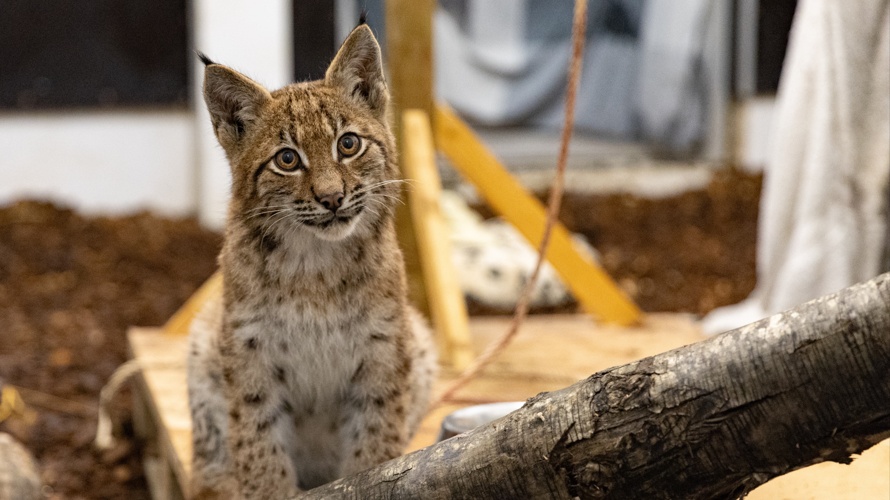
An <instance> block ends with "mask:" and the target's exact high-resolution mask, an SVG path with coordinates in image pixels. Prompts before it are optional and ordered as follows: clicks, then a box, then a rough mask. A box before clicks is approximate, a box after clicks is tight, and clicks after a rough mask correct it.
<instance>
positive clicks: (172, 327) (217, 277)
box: [163, 271, 223, 335]
mask: <svg viewBox="0 0 890 500" xmlns="http://www.w3.org/2000/svg"><path fill="white" fill-rule="evenodd" d="M222 284H223V280H222V273H221V272H219V271H216V272H215V273H213V275H212V276H210V278H208V279H207V281H205V282H204V284H203V285H201V287H200V288H198V290H196V291H195V293H193V294H192V296H191V297H189V298H188V300H186V301H185V304H183V305H182V307H180V308H179V310H178V311H176V312H175V313H173V316H171V317H170V319H169V320H167V322H166V323H165V324H164V327H163V330H164V333H166V334H169V335H187V334H188V332H189V327H190V326H191V324H192V320H193V319H195V315H197V314H198V312H199V311H200V310H201V308H203V307H204V304H206V303H207V302H209V301H210V300H211V299H213V298H215V297H218V296H220V295H222Z"/></svg>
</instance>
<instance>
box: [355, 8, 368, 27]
mask: <svg viewBox="0 0 890 500" xmlns="http://www.w3.org/2000/svg"><path fill="white" fill-rule="evenodd" d="M363 24H368V11H367V10H365V9H362V14H361V15H360V16H359V18H358V25H356V28H358V27H359V26H361V25H363Z"/></svg>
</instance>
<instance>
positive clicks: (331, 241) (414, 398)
mask: <svg viewBox="0 0 890 500" xmlns="http://www.w3.org/2000/svg"><path fill="white" fill-rule="evenodd" d="M204 59H206V61H205V62H206V63H207V64H208V65H207V67H206V68H205V77H204V96H205V101H206V102H207V107H208V109H209V111H210V116H211V122H212V125H213V128H214V132H215V134H216V136H217V139H218V140H219V143H220V145H221V146H222V147H223V149H224V151H225V153H226V156H227V157H228V159H229V163H230V166H231V171H232V196H231V201H230V206H229V213H228V221H227V225H226V232H225V242H224V246H223V250H222V253H221V255H220V266H221V269H222V273H223V295H222V297H221V299H220V300H218V301H215V302H211V303H210V304H208V305H207V306H206V307H205V309H204V310H203V311H202V312H201V314H200V315H199V317H198V318H197V319H196V321H195V322H194V325H193V328H192V332H191V338H190V355H189V402H190V407H191V413H192V419H193V445H194V456H193V463H192V476H193V481H192V491H193V495H194V497H196V498H214V497H218V498H237V497H238V496H239V495H240V497H242V498H247V499H252V498H279V497H283V496H284V495H286V494H290V493H293V492H294V491H296V490H298V489H307V488H312V487H314V486H317V485H320V484H323V483H325V482H328V481H331V480H333V479H335V478H338V477H341V476H343V475H347V474H351V473H354V472H357V471H359V470H362V469H365V468H367V467H370V466H372V465H375V464H378V463H380V462H383V461H385V460H388V459H391V458H394V457H396V456H398V455H399V454H401V453H402V450H403V449H404V447H405V446H406V444H407V443H408V440H409V439H410V437H411V436H412V434H413V433H414V431H415V429H416V428H417V425H418V423H419V421H420V419H421V417H422V415H423V413H424V411H425V408H426V405H427V401H428V397H429V391H430V386H431V384H432V380H433V377H434V369H435V366H436V363H435V354H434V351H433V346H432V342H431V341H430V336H429V332H428V330H427V329H426V327H425V326H424V325H423V322H422V321H421V319H420V317H419V316H418V315H417V314H416V313H415V312H414V311H413V310H412V309H411V308H410V306H409V305H408V303H407V300H406V284H405V275H404V264H403V260H402V255H401V252H400V250H399V247H398V245H397V241H396V236H395V229H394V222H393V214H394V203H395V202H396V201H397V200H398V197H399V192H400V189H399V181H398V180H397V179H398V168H397V165H396V151H395V142H394V140H393V136H392V134H391V132H390V130H389V127H388V116H387V104H388V99H389V96H388V92H387V88H386V83H385V80H384V76H383V69H382V65H381V60H380V49H379V47H378V45H377V41H376V40H375V39H374V36H373V34H372V33H371V30H370V29H369V28H368V27H367V26H366V25H360V26H358V27H357V28H356V29H355V30H354V31H353V32H352V33H351V34H350V36H349V37H348V38H347V40H346V41H345V42H344V44H343V46H342V47H341V49H340V51H339V52H338V54H337V56H336V57H335V59H334V61H333V62H332V63H331V66H330V68H329V69H328V71H327V73H326V75H325V78H324V79H322V80H318V81H314V82H307V83H297V84H293V85H289V86H287V87H284V88H282V89H280V90H276V91H274V92H269V91H267V90H266V89H265V88H263V87H262V86H260V85H259V84H257V83H255V82H254V81H252V80H250V79H249V78H247V77H245V76H243V75H241V74H240V73H238V72H236V71H234V70H232V69H230V68H228V67H225V66H222V65H219V64H216V63H213V62H212V61H210V60H209V59H207V58H206V57H205V58H204ZM347 134H354V135H353V136H352V137H354V138H355V139H356V140H357V141H356V142H354V141H352V140H350V139H343V137H344V136H345V135H347ZM356 144H358V145H357V146H356ZM288 151H290V152H292V153H293V154H290V153H287V152H288ZM294 155H295V156H294ZM293 164H296V165H297V168H290V166H292V165H293Z"/></svg>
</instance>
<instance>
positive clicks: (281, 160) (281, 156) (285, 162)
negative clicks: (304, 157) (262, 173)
mask: <svg viewBox="0 0 890 500" xmlns="http://www.w3.org/2000/svg"><path fill="white" fill-rule="evenodd" d="M275 165H276V166H278V168H280V169H281V170H284V171H286V172H293V171H294V170H296V169H298V168H300V155H298V154H297V152H296V151H294V150H293V149H282V150H281V151H279V152H278V154H276V155H275Z"/></svg>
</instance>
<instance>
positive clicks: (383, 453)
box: [340, 335, 412, 477]
mask: <svg viewBox="0 0 890 500" xmlns="http://www.w3.org/2000/svg"><path fill="white" fill-rule="evenodd" d="M371 342H379V343H380V345H377V346H375V347H376V348H375V347H372V348H371V349H369V351H368V355H367V356H366V357H365V358H364V359H363V360H361V361H360V362H359V365H358V367H357V368H356V370H355V373H354V375H353V377H352V380H351V385H350V389H349V394H348V397H347V400H346V403H345V405H344V406H343V409H342V412H343V414H342V415H341V419H342V420H343V422H344V424H345V425H344V426H343V428H342V432H343V443H344V450H343V451H344V456H343V464H342V467H341V470H340V476H341V477H342V476H348V475H350V474H353V473H356V472H359V471H362V470H365V469H367V468H370V467H372V466H374V465H377V464H380V463H383V462H385V461H387V460H391V459H393V458H396V457H398V456H400V455H401V454H402V452H403V450H404V449H405V447H406V446H407V445H408V440H409V439H410V431H409V429H408V427H407V415H408V404H409V403H410V401H411V397H410V396H411V395H410V394H409V390H410V385H409V383H408V382H409V381H408V376H409V374H410V373H411V363H412V360H411V359H410V357H408V355H407V353H406V349H405V348H404V344H403V343H402V342H399V341H398V339H396V338H391V337H387V336H384V335H377V336H372V340H371Z"/></svg>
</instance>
